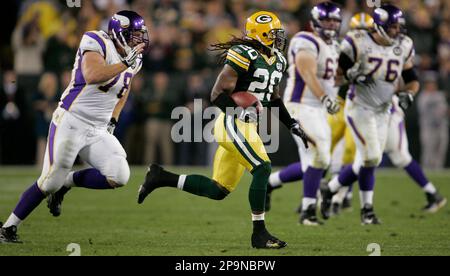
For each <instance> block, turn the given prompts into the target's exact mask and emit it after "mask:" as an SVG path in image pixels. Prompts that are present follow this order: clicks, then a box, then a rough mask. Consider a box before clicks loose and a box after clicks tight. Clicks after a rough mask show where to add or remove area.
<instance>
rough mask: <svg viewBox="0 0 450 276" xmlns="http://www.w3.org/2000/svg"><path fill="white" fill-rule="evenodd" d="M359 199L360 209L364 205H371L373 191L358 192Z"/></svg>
mask: <svg viewBox="0 0 450 276" xmlns="http://www.w3.org/2000/svg"><path fill="white" fill-rule="evenodd" d="M359 199H360V202H361V208H362V207H364V205H365V204H370V205H373V191H360V192H359Z"/></svg>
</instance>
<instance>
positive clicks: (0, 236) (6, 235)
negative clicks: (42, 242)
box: [0, 222, 22, 243]
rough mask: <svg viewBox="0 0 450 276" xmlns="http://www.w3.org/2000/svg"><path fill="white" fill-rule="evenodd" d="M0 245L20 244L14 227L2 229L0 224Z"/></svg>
mask: <svg viewBox="0 0 450 276" xmlns="http://www.w3.org/2000/svg"><path fill="white" fill-rule="evenodd" d="M0 243H22V241H20V240H19V236H18V235H17V227H16V226H15V225H12V226H10V227H6V228H3V224H2V223H1V222H0Z"/></svg>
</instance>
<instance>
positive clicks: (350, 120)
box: [347, 116, 366, 145]
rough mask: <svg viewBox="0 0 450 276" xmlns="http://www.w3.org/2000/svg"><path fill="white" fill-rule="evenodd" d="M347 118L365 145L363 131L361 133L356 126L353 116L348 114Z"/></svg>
mask: <svg viewBox="0 0 450 276" xmlns="http://www.w3.org/2000/svg"><path fill="white" fill-rule="evenodd" d="M347 120H348V123H349V124H350V126H351V127H352V129H353V131H354V132H355V133H356V136H358V139H359V140H360V141H361V143H363V145H365V144H366V141H365V140H364V138H363V137H362V135H361V133H359V131H358V129H357V128H356V125H355V122H353V119H352V117H350V116H347Z"/></svg>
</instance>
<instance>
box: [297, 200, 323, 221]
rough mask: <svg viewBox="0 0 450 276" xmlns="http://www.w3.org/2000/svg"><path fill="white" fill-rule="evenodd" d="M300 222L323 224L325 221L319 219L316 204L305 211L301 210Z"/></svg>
mask: <svg viewBox="0 0 450 276" xmlns="http://www.w3.org/2000/svg"><path fill="white" fill-rule="evenodd" d="M300 223H301V224H303V225H307V226H319V225H322V224H323V222H321V221H319V220H318V219H317V216H316V206H315V204H311V205H309V206H308V208H307V209H306V210H305V211H302V212H301V214H300Z"/></svg>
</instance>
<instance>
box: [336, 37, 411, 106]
mask: <svg viewBox="0 0 450 276" xmlns="http://www.w3.org/2000/svg"><path fill="white" fill-rule="evenodd" d="M341 51H342V53H345V54H346V55H348V56H349V57H350V59H351V60H352V61H355V66H356V67H358V72H360V73H362V74H364V75H369V76H371V77H372V78H373V79H374V81H375V84H374V86H372V87H368V86H363V85H355V86H354V87H352V88H351V89H350V93H348V98H349V99H351V100H353V101H354V102H355V103H357V104H360V105H363V106H364V107H366V108H369V109H372V110H375V111H382V110H387V109H388V108H389V107H390V105H391V101H392V96H393V94H394V92H395V91H396V88H397V85H398V81H399V79H400V76H401V73H402V70H403V66H404V65H405V64H406V63H407V62H408V61H410V60H412V58H413V57H414V46H413V41H412V40H411V38H409V37H408V36H406V35H400V37H399V38H398V39H397V40H396V41H395V43H394V44H393V45H391V46H383V45H380V44H378V43H376V42H375V40H374V38H373V36H372V34H371V33H369V32H367V31H364V30H358V31H351V32H349V33H347V36H346V37H345V38H344V40H343V41H342V42H341Z"/></svg>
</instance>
